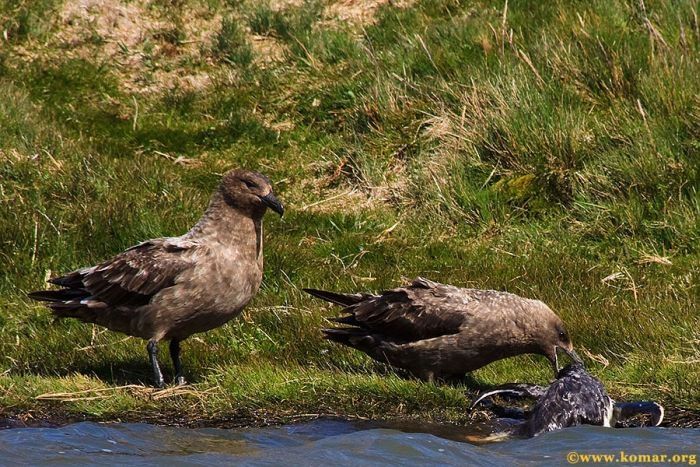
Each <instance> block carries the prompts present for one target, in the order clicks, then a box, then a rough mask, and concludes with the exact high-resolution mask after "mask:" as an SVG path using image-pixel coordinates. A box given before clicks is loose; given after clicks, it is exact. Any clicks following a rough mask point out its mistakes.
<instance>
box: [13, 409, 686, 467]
mask: <svg viewBox="0 0 700 467" xmlns="http://www.w3.org/2000/svg"><path fill="white" fill-rule="evenodd" d="M382 426H383V427H382ZM386 426H389V425H380V424H377V423H369V422H367V423H358V422H349V421H338V420H317V421H314V422H309V423H302V424H296V425H287V426H281V427H274V428H255V429H232V430H225V429H218V428H203V429H188V428H172V427H161V426H154V425H147V424H139V423H127V424H97V423H88V422H86V423H76V424H73V425H68V426H64V427H60V428H14V429H6V430H0V464H2V465H9V464H13V465H16V464H28V465H35V464H53V465H86V464H90V465H115V464H117V465H157V464H165V463H167V464H168V465H169V466H177V465H198V464H199V465H211V464H213V463H226V464H232V463H236V464H244V465H261V466H265V465H270V466H272V465H353V466H357V465H377V464H384V463H388V464H394V465H395V464H401V465H427V464H430V465H465V464H466V465H484V466H487V465H488V466H491V465H503V464H505V465H510V464H513V465H531V464H532V465H535V464H537V465H540V464H543V463H544V464H551V465H566V464H567V455H571V454H569V453H570V452H572V451H574V452H577V453H580V454H613V455H617V456H619V455H620V451H621V450H622V451H624V453H625V454H624V455H625V456H628V458H627V460H630V459H629V456H631V455H640V454H651V455H654V454H656V455H661V454H666V455H669V457H670V456H673V455H683V454H685V455H686V456H695V457H694V458H691V457H687V458H686V460H685V462H684V463H683V462H681V463H680V464H679V465H695V464H694V463H693V460H694V462H697V460H698V457H700V430H699V429H680V428H668V429H666V428H638V429H606V428H602V427H592V426H583V427H576V428H569V429H566V430H561V431H558V432H554V433H548V434H545V435H542V436H539V437H537V438H534V439H530V440H509V441H503V442H499V443H489V444H479V445H476V444H470V443H467V442H464V439H465V437H466V436H469V435H470V434H472V435H473V434H474V432H473V430H472V431H471V432H470V431H468V430H467V429H460V428H444V427H443V428H439V429H436V428H435V427H416V426H412V427H411V426H403V427H396V426H394V428H386ZM397 428H400V429H397ZM426 430H431V431H433V432H435V433H438V434H439V435H440V436H436V434H432V433H426V432H425V431H426ZM460 440H462V441H460ZM679 459H680V458H679ZM623 460H624V459H623ZM614 462H617V461H614ZM581 463H583V462H581Z"/></svg>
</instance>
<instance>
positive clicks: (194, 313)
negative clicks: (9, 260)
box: [29, 170, 283, 386]
mask: <svg viewBox="0 0 700 467" xmlns="http://www.w3.org/2000/svg"><path fill="white" fill-rule="evenodd" d="M267 208H271V209H273V210H274V211H276V212H277V213H279V214H280V215H282V213H283V207H282V204H281V203H280V202H279V201H278V200H277V198H275V195H274V193H273V191H272V186H271V185H270V181H269V180H268V179H267V177H265V176H263V175H261V174H259V173H256V172H250V171H246V170H232V171H230V172H228V173H226V174H225V175H224V177H223V178H222V180H221V184H220V185H219V188H218V189H217V190H216V192H215V193H214V195H213V196H212V199H211V201H210V203H209V207H208V208H207V210H206V212H205V213H204V215H203V216H202V218H201V219H200V220H199V222H197V224H196V225H195V226H194V227H192V229H191V230H190V231H189V232H187V233H186V234H184V235H182V236H180V237H168V238H157V239H153V240H148V241H146V242H143V243H140V244H138V245H136V246H134V247H131V248H129V249H128V250H126V251H124V252H122V253H120V254H118V255H117V256H115V257H113V258H111V259H109V260H107V261H105V262H103V263H101V264H98V265H97V266H93V267H88V268H83V269H79V270H77V271H73V272H71V273H68V274H66V275H64V276H61V277H57V278H54V279H51V280H50V281H49V282H51V283H53V284H56V285H59V286H61V287H62V288H61V289H59V290H43V291H37V292H32V293H30V294H29V296H30V297H32V298H34V299H37V300H41V301H44V302H47V306H48V307H49V308H50V309H51V310H52V311H53V312H54V314H56V315H57V316H58V317H61V318H77V319H79V320H81V321H84V322H86V323H96V324H99V325H101V326H105V327H106V328H108V329H111V330H113V331H119V332H123V333H125V334H128V335H131V336H137V337H141V338H143V339H147V340H148V341H149V344H148V350H149V354H150V358H151V363H152V365H153V369H154V374H155V378H156V383H157V384H158V385H160V386H162V385H163V378H162V375H161V373H160V369H159V366H158V361H157V359H156V354H157V343H158V342H159V341H161V340H170V341H171V342H170V353H171V357H172V358H173V363H174V365H175V369H176V373H177V376H176V380H177V382H178V383H179V384H182V383H184V379H183V378H182V374H181V366H180V360H179V350H180V347H179V343H180V341H182V340H183V339H186V338H187V337H189V336H191V335H192V334H194V333H198V332H203V331H207V330H210V329H213V328H215V327H217V326H221V325H222V324H224V323H226V322H227V321H229V320H230V319H232V318H234V317H235V316H237V315H238V314H239V313H240V312H241V310H242V309H243V307H244V306H245V305H246V304H247V303H248V302H249V301H250V299H251V298H253V296H254V295H255V293H256V292H257V290H258V287H259V286H260V282H261V280H262V273H263V255H262V218H263V215H264V214H265V211H266V209H267Z"/></svg>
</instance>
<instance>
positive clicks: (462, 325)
mask: <svg viewBox="0 0 700 467" xmlns="http://www.w3.org/2000/svg"><path fill="white" fill-rule="evenodd" d="M305 290H306V291H307V292H308V293H310V294H311V295H314V296H316V297H318V298H322V299H324V300H327V301H329V302H332V303H335V304H338V305H341V306H343V307H344V310H343V311H344V312H345V313H347V315H346V316H344V317H341V318H334V319H332V321H335V322H338V323H341V324H345V325H348V326H347V327H341V328H335V329H324V333H325V334H326V337H327V338H328V339H330V340H333V341H336V342H339V343H341V344H344V345H348V346H351V347H354V348H356V349H358V350H361V351H363V352H365V353H366V354H367V355H369V356H370V357H372V358H374V359H375V360H378V361H380V362H384V363H388V364H390V365H393V366H396V367H399V368H404V369H406V370H408V371H410V372H411V373H413V374H414V375H416V376H418V377H421V378H424V379H428V380H432V379H433V378H452V377H461V376H463V375H464V374H465V373H467V372H469V371H473V370H476V369H478V368H481V367H482V366H484V365H487V364H489V363H491V362H493V361H496V360H500V359H502V358H506V357H512V356H515V355H520V354H527V353H533V354H541V355H544V356H546V357H547V358H548V359H549V360H550V361H551V362H552V365H553V366H554V367H555V371H556V370H558V363H557V348H560V349H562V350H564V351H566V352H572V351H573V346H572V344H571V341H570V340H569V336H568V334H567V332H566V329H565V327H564V323H563V322H562V321H561V319H559V317H558V316H557V315H556V314H554V312H553V311H552V310H550V309H549V307H548V306H547V305H545V304H544V303H542V302H541V301H539V300H530V299H526V298H522V297H519V296H517V295H514V294H511V293H507V292H498V291H495V290H477V289H463V288H458V287H454V286H451V285H443V284H438V283H436V282H432V281H429V280H426V279H423V278H418V279H416V280H414V281H413V283H411V284H410V285H409V286H407V287H400V288H397V289H393V290H388V291H385V292H382V293H380V294H378V295H371V294H338V293H334V292H325V291H321V290H314V289H305Z"/></svg>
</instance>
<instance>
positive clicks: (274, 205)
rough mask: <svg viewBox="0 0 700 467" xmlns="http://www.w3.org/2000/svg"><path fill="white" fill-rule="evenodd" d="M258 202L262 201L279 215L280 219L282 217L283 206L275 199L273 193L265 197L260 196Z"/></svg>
mask: <svg viewBox="0 0 700 467" xmlns="http://www.w3.org/2000/svg"><path fill="white" fill-rule="evenodd" d="M260 200H262V202H263V204H264V205H265V206H267V207H268V208H270V209H272V210H273V211H275V212H276V213H277V214H279V215H280V217H282V216H283V215H284V206H283V205H282V203H281V202H280V200H278V199H277V197H276V196H275V194H274V193H273V192H269V193H268V194H266V195H265V196H261V197H260Z"/></svg>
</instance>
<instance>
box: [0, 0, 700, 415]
mask: <svg viewBox="0 0 700 467" xmlns="http://www.w3.org/2000/svg"><path fill="white" fill-rule="evenodd" d="M84 3H85V4H87V5H88V9H87V10H85V9H80V8H78V7H75V6H72V5H71V4H63V3H61V2H59V1H54V0H42V1H40V2H35V1H19V2H17V1H7V0H0V29H2V30H3V31H5V34H4V38H0V414H24V416H27V414H31V415H32V416H34V417H43V416H48V415H53V416H65V417H69V416H74V415H83V416H84V415H87V416H90V417H93V418H97V419H105V420H108V419H117V418H119V419H131V420H133V419H142V418H143V419H155V420H161V421H163V420H165V421H177V420H189V421H192V420H207V419H208V420H213V419H231V418H234V419H235V418H236V417H240V419H241V420H250V421H251V422H254V423H264V422H266V421H270V420H280V419H293V418H289V417H295V416H301V417H303V416H305V415H304V414H307V416H314V414H338V415H352V416H362V417H365V416H367V417H377V418H380V417H393V416H403V417H417V418H418V417H420V418H422V419H432V420H450V421H455V422H464V421H465V420H466V415H465V413H464V411H465V408H466V406H467V405H468V396H469V392H470V391H471V390H472V388H473V387H474V386H475V385H479V384H480V385H488V384H497V383H503V382H510V381H516V380H517V381H531V382H545V381H547V378H548V377H549V376H550V370H549V367H548V364H547V363H546V361H545V360H544V359H542V358H536V357H522V358H517V359H511V360H508V361H503V362H498V363H496V364H493V365H490V366H488V367H486V368H484V369H481V370H479V371H477V372H475V373H474V374H473V381H471V382H469V384H467V382H465V384H464V385H433V384H426V383H421V382H418V381H415V380H411V379H407V378H405V377H403V376H401V375H397V374H396V373H395V372H392V371H391V370H389V369H387V368H385V367H382V366H381V365H378V364H375V363H373V362H372V361H370V360H369V359H367V358H364V357H363V356H362V355H360V354H359V353H357V352H353V351H349V350H346V349H342V348H338V347H337V346H334V345H332V344H330V343H327V342H325V341H323V340H322V339H321V335H320V333H319V328H320V327H321V326H323V324H324V319H323V317H324V316H328V315H332V314H333V313H334V312H335V310H332V309H330V308H328V307H326V306H325V305H323V304H321V303H319V302H318V301H314V300H312V299H310V298H309V297H307V296H305V295H304V294H303V293H302V292H301V291H300V289H301V288H302V287H309V286H312V287H316V288H331V289H338V290H379V289H383V288H387V287H392V286H395V285H397V284H399V283H401V282H402V280H403V278H405V277H408V278H411V277H413V276H416V275H423V276H425V277H428V278H431V279H433V280H438V281H444V282H448V283H452V284H455V285H464V286H470V287H479V288H493V289H499V290H508V291H511V292H515V293H518V294H521V295H524V296H528V297H533V298H539V299H541V300H543V301H545V302H546V303H547V304H549V305H550V306H551V307H552V308H553V309H554V310H556V311H557V313H558V314H559V315H560V316H561V317H562V318H563V319H564V321H565V322H566V323H567V324H568V326H569V330H570V332H571V334H572V336H573V339H574V342H575V344H576V345H577V347H578V348H579V349H580V350H581V352H580V353H582V355H583V356H584V357H585V358H586V361H587V363H588V364H589V366H590V368H591V369H592V371H593V372H594V373H595V374H597V375H598V376H600V377H601V378H602V379H603V381H604V382H605V384H606V386H607V387H608V388H609V390H610V392H611V393H612V394H613V396H614V397H616V398H620V399H639V398H650V399H656V400H659V401H661V402H663V403H664V404H666V405H667V406H669V407H674V408H677V407H682V408H689V409H694V410H696V411H697V410H700V389H699V388H700V365H698V361H699V359H700V331H699V330H700V311H699V306H698V304H699V303H700V286H699V285H698V283H699V277H700V250H698V245H700V196H699V194H698V188H699V187H700V98H698V96H700V80H699V79H698V76H700V26H699V25H698V14H699V13H700V12H699V11H698V5H697V3H696V2H691V1H688V2H683V1H679V2H661V1H646V2H608V1H599V2H564V1H561V2H551V3H547V4H546V5H545V4H544V3H542V5H541V6H538V5H539V4H537V5H536V4H534V3H533V2H520V1H510V2H508V3H507V5H504V4H503V3H502V2H490V1H481V2H458V1H450V0H432V1H419V2H408V1H407V2H398V4H396V5H389V4H388V3H387V4H384V3H385V2H379V1H378V2H371V1H368V2H360V3H361V4H363V8H354V7H352V5H351V4H350V3H348V2H340V3H332V2H329V3H325V2H302V1H301V0H299V1H291V0H290V1H289V2H286V1H285V2H276V1H273V2H271V3H269V4H264V3H260V2H253V1H250V2H248V1H240V2H239V1H224V0H177V1H164V0H159V1H151V2H145V1H133V2H129V3H125V4H120V3H117V2H94V4H91V3H90V2H84ZM235 166H245V167H249V168H253V169H257V170H260V171H261V172H264V173H266V174H267V175H269V176H270V177H271V178H272V180H273V181H274V182H275V185H276V188H277V191H278V192H279V194H280V198H281V199H283V200H284V201H285V204H286V206H287V213H288V214H286V215H285V217H284V219H283V220H282V221H279V220H277V219H274V218H272V217H271V218H269V219H267V224H266V240H265V241H266V244H265V256H266V271H265V278H264V284H263V286H262V289H261V291H260V293H259V294H258V296H257V297H256V298H255V300H254V302H253V303H252V304H251V305H250V306H249V307H248V309H247V310H246V312H245V313H244V315H243V316H242V317H241V318H240V319H238V320H236V321H235V322H233V323H231V324H229V325H227V326H225V327H223V328H221V329H218V330H215V331H213V332H210V333H207V334H204V335H200V336H198V337H196V338H193V339H190V340H188V341H186V342H185V344H184V346H183V349H184V363H185V365H186V370H187V376H188V379H189V380H190V381H191V382H192V383H193V385H192V386H191V387H188V388H186V389H182V390H166V391H165V392H162V393H161V392H158V393H154V392H153V391H151V390H149V389H147V388H144V387H142V386H140V383H142V382H145V383H146V384H149V382H150V369H149V367H148V365H147V359H146V353H145V343H144V342H142V341H140V340H137V339H131V338H125V337H124V336H122V335H118V334H113V333H110V332H103V330H101V329H99V328H93V327H91V326H89V325H83V324H79V323H76V322H73V321H63V322H54V321H53V320H52V318H51V316H50V314H49V313H48V312H47V311H46V310H45V309H43V308H42V307H41V306H39V305H37V304H35V303H32V302H30V301H29V300H28V299H27V298H26V297H25V293H26V292H27V291H30V290H34V289H37V288H40V287H43V283H44V280H45V279H46V278H47V277H50V276H52V275H54V274H57V273H59V272H63V271H67V270H70V269H73V268H77V267H80V266H85V265H90V264H94V263H95V262H97V261H99V260H101V259H103V258H105V257H107V256H109V255H112V254H115V253H117V252H119V251H121V250H122V249H124V248H126V247H128V246H130V245H133V244H135V243H137V242H139V241H141V240H143V239H147V238H151V237H155V236H164V235H178V234H180V233H182V232H184V231H185V230H187V229H188V228H189V226H190V225H191V224H192V223H193V222H194V221H195V220H196V219H197V218H198V216H199V215H200V214H201V212H202V210H203V209H204V207H205V206H206V203H207V200H208V197H209V194H210V192H211V191H212V190H213V188H214V186H215V185H216V183H217V180H218V177H219V174H220V173H222V172H223V171H225V170H226V169H228V168H231V167H235ZM163 360H164V362H167V358H164V359H163ZM168 363H169V362H168ZM169 368H170V367H169V366H168V369H169Z"/></svg>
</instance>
